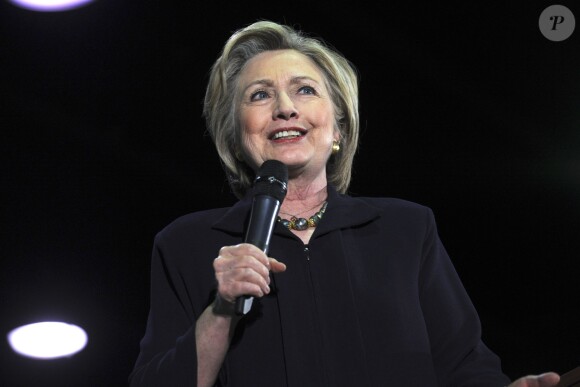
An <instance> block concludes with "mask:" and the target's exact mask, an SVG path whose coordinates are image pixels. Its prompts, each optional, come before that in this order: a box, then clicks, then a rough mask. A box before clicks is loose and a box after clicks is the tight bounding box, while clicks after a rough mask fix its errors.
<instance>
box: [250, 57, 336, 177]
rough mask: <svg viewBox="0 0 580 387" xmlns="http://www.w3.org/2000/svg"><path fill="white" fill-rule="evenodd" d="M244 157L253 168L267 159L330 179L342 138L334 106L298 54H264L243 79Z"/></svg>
mask: <svg viewBox="0 0 580 387" xmlns="http://www.w3.org/2000/svg"><path fill="white" fill-rule="evenodd" d="M239 87H240V89H239V90H240V92H241V103H240V110H239V112H240V115H239V118H240V123H241V130H242V142H243V151H244V156H245V159H246V161H247V162H249V163H250V164H251V166H252V167H253V168H254V169H257V168H259V166H260V165H262V163H263V162H264V161H266V160H270V159H275V160H279V161H281V162H283V163H284V164H286V165H288V170H289V172H290V174H292V173H296V172H301V173H308V174H310V175H313V176H314V177H318V176H321V175H323V176H324V177H326V175H325V173H326V162H327V161H328V158H329V157H330V154H331V149H332V142H333V141H334V140H338V137H339V134H338V131H336V130H335V125H334V123H335V117H334V108H333V104H332V101H331V99H330V95H329V92H328V90H327V88H326V85H325V80H324V76H323V75H322V72H321V71H320V70H319V69H318V67H316V65H315V64H314V63H313V62H312V61H311V60H310V59H309V58H308V57H306V56H305V55H303V54H301V53H299V52H297V51H294V50H277V51H267V52H263V53H261V54H259V55H257V56H255V57H254V58H252V59H251V60H250V61H248V63H247V64H246V66H245V68H244V69H243V71H242V73H241V74H240V78H239Z"/></svg>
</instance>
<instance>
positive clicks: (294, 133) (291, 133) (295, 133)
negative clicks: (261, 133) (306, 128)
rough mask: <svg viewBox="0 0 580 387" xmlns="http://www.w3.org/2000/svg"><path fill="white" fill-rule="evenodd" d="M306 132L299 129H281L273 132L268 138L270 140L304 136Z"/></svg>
mask: <svg viewBox="0 0 580 387" xmlns="http://www.w3.org/2000/svg"><path fill="white" fill-rule="evenodd" d="M305 134H306V133H305V132H301V131H299V130H294V129H293V130H281V131H279V132H276V133H274V134H273V135H272V136H271V137H270V139H271V140H291V139H293V138H297V137H301V136H304V135H305Z"/></svg>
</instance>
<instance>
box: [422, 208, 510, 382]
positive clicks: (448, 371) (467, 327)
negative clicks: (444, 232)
mask: <svg viewBox="0 0 580 387" xmlns="http://www.w3.org/2000/svg"><path fill="white" fill-rule="evenodd" d="M427 217H428V221H427V232H426V234H425V240H424V244H423V254H422V262H421V269H420V274H419V276H420V278H419V283H420V297H421V307H422V309H423V314H424V316H425V321H426V325H427V330H428V334H429V340H430V345H431V351H432V356H433V362H434V366H435V370H436V373H437V378H438V380H439V384H440V385H441V386H462V387H468V386H469V387H476V386H481V387H492V386H498V387H499V386H506V385H508V384H509V383H510V381H509V379H508V378H507V376H506V375H505V374H503V372H502V371H501V364H500V359H499V357H498V356H497V355H496V354H494V353H493V352H492V351H491V350H490V349H489V348H488V347H487V346H486V345H485V344H484V343H483V342H482V340H481V324H480V320H479V316H478V314H477V312H476V310H475V308H474V306H473V304H472V302H471V300H470V298H469V296H468V294H467V292H466V290H465V288H464V286H463V284H462V283H461V281H460V279H459V276H458V274H457V272H456V270H455V268H454V267H453V264H452V262H451V259H450V258H449V256H448V254H447V252H446V251H445V248H444V246H443V244H442V242H441V240H440V238H439V236H438V233H437V227H436V224H435V219H434V216H433V213H432V211H431V210H430V209H428V214H427Z"/></svg>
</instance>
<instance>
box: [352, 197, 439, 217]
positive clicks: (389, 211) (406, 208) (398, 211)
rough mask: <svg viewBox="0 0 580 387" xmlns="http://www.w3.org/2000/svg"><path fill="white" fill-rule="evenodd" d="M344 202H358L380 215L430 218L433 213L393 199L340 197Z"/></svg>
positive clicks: (425, 208) (419, 205) (407, 201)
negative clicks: (374, 209)
mask: <svg viewBox="0 0 580 387" xmlns="http://www.w3.org/2000/svg"><path fill="white" fill-rule="evenodd" d="M341 196H343V198H345V199H346V200H351V201H353V202H355V203H356V202H358V203H359V204H360V205H368V206H372V207H374V208H376V209H377V210H378V211H379V212H380V213H381V214H382V215H391V216H393V215H401V216H419V217H425V216H427V217H431V216H432V213H433V211H432V210H431V208H430V207H428V206H426V205H424V204H421V203H416V202H413V201H409V200H405V199H401V198H394V197H365V196H346V195H341Z"/></svg>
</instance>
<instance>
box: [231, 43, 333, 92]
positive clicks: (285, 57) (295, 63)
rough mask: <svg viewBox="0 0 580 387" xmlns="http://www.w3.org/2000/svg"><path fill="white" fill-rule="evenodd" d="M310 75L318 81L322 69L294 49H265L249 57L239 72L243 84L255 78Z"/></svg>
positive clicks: (321, 77)
mask: <svg viewBox="0 0 580 387" xmlns="http://www.w3.org/2000/svg"><path fill="white" fill-rule="evenodd" d="M304 76H306V77H310V78H312V79H314V80H315V81H318V82H319V83H322V82H323V80H324V78H323V74H322V71H320V69H319V68H318V66H317V65H316V64H315V63H314V62H313V61H312V59H310V58H309V57H307V56H306V55H304V54H302V53H300V52H298V51H296V50H274V51H265V52H262V53H260V54H258V55H256V56H254V57H253V58H252V59H250V60H249V61H248V62H247V63H246V65H245V66H244V69H243V70H242V72H241V74H240V80H241V83H242V86H243V85H247V84H248V83H250V82H253V81H255V80H260V79H264V80H272V81H276V80H280V79H284V78H293V77H304Z"/></svg>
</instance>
